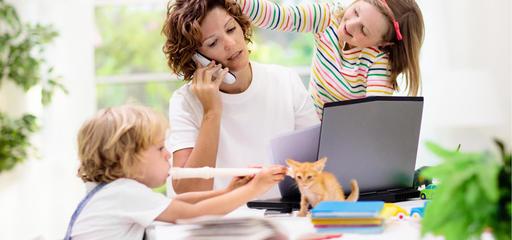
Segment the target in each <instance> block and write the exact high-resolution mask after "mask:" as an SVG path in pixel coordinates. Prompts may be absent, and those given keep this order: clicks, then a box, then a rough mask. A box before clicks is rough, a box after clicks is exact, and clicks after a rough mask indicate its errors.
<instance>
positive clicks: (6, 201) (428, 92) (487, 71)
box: [0, 0, 512, 239]
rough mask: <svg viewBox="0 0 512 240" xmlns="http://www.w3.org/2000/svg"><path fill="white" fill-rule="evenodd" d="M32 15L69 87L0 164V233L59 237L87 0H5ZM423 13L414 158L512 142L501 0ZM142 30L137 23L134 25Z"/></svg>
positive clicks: (87, 86)
mask: <svg viewBox="0 0 512 240" xmlns="http://www.w3.org/2000/svg"><path fill="white" fill-rule="evenodd" d="M8 2H15V4H16V6H17V7H18V9H19V10H20V11H21V13H22V16H23V17H25V18H26V19H30V20H31V21H42V22H46V23H47V22H51V23H53V24H55V25H56V26H57V28H58V31H59V32H60V37H59V38H58V39H57V41H56V43H55V44H54V45H53V46H52V47H51V48H50V51H49V54H48V55H49V57H50V61H51V62H52V63H53V64H54V65H55V69H56V70H57V71H58V73H59V74H60V75H62V76H63V81H64V84H65V85H66V86H67V88H68V89H69V91H70V94H69V95H63V94H60V93H59V94H57V96H56V98H55V101H54V103H53V104H52V105H51V106H50V107H49V108H47V109H42V108H39V112H38V114H39V116H40V117H41V118H42V120H43V126H44V129H43V131H42V132H41V133H40V134H39V136H38V137H37V138H36V141H37V142H38V144H39V146H40V147H39V149H40V153H41V155H42V156H43V158H42V159H40V160H29V161H28V162H27V163H26V164H24V165H23V166H19V167H18V168H16V169H15V170H14V171H12V172H8V173H2V174H0V216H1V218H0V239H34V238H36V237H37V236H40V237H43V238H44V239H56V238H59V237H62V236H63V234H64V231H65V229H66V224H67V222H68V220H69V217H70V216H71V214H72V211H73V210H74V208H75V206H76V204H77V202H78V201H79V200H80V199H81V198H82V196H83V188H82V185H81V182H80V181H79V180H78V178H77V177H76V176H75V171H76V164H77V160H76V150H75V149H76V144H75V142H76V141H75V136H76V132H77V129H78V127H79V126H80V124H81V123H82V122H83V121H84V120H85V118H87V117H88V116H90V115H91V114H92V113H93V112H94V108H95V88H94V69H93V67H94V64H93V46H92V44H93V7H92V1H91V0H8ZM418 2H419V4H420V7H421V8H422V11H423V14H424V18H425V22H426V38H425V44H424V47H423V50H422V59H421V64H422V73H423V83H424V85H423V95H424V96H425V111H424V117H423V128H422V133H421V145H420V150H419V160H418V164H417V166H422V165H425V164H432V163H435V162H436V161H437V159H436V158H435V157H433V156H432V155H431V154H429V153H428V152H427V151H426V150H425V149H424V147H423V142H424V141H425V140H433V141H436V142H439V143H441V144H442V145H443V146H446V147H453V148H455V147H456V145H457V144H459V143H461V144H462V147H463V149H464V150H481V149H491V148H492V145H491V142H490V140H491V137H493V136H497V137H500V138H502V139H504V140H506V141H507V142H508V144H509V146H510V145H511V144H512V136H511V135H512V132H511V131H512V130H511V125H512V120H511V112H512V106H511V92H512V89H511V81H512V76H511V70H510V69H512V63H511V56H512V49H511V28H512V23H511V18H510V15H511V3H510V0H488V1H482V0H448V1H446V0H418ZM141 34H143V33H141Z"/></svg>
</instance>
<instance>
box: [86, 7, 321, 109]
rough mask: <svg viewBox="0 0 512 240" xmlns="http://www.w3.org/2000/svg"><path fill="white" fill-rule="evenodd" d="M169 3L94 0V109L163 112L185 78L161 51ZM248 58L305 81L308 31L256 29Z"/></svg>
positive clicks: (309, 52)
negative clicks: (131, 107)
mask: <svg viewBox="0 0 512 240" xmlns="http://www.w3.org/2000/svg"><path fill="white" fill-rule="evenodd" d="M166 6H167V1H164V0H96V1H95V21H96V32H97V40H96V44H95V73H96V84H97V104H98V108H104V107H109V106H116V105H121V104H123V103H127V102H138V103H141V104H144V105H148V106H151V107H153V108H155V109H157V110H160V111H161V112H163V113H165V114H167V111H168V110H167V108H168V101H169V98H170V97H171V94H172V92H173V91H174V90H176V89H177V88H179V87H181V86H182V85H183V84H184V82H183V81H182V80H181V79H179V78H178V77H177V76H176V75H174V74H172V73H171V71H170V69H169V68H168V67H167V62H166V59H165V56H164V54H163V52H162V45H163V42H164V37H163V36H162V35H161V33H160V32H161V29H162V24H163V21H164V19H165V14H166ZM252 40H253V43H252V44H251V45H250V46H249V48H250V49H251V51H252V52H251V59H252V60H255V61H258V62H262V63H276V64H281V65H287V66H290V67H294V68H296V70H297V72H298V73H299V74H300V76H301V78H302V79H303V80H304V82H306V81H307V80H308V79H309V71H310V70H309V66H310V63H311V56H312V51H313V42H312V41H313V40H312V35H311V34H299V33H279V34H276V32H274V31H268V30H261V29H257V28H254V35H253V38H252Z"/></svg>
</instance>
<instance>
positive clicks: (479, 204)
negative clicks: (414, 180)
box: [421, 140, 512, 240]
mask: <svg viewBox="0 0 512 240" xmlns="http://www.w3.org/2000/svg"><path fill="white" fill-rule="evenodd" d="M496 143H497V145H498V147H499V149H500V156H499V157H498V156H495V155H493V154H491V153H490V152H487V151H486V152H481V153H464V152H461V151H458V150H453V151H451V150H446V149H443V148H441V147H440V146H438V145H436V144H433V143H427V147H428V148H429V149H430V150H431V151H432V152H433V153H435V154H436V155H438V156H439V157H440V158H441V159H442V160H443V161H442V163H441V164H439V165H437V166H433V167H431V168H428V169H426V170H425V171H424V173H423V175H424V176H425V177H428V178H430V179H433V178H436V179H438V180H439V184H438V187H437V189H436V196H435V198H434V199H432V200H431V201H430V203H429V204H428V206H427V207H426V209H425V217H424V218H423V220H422V230H421V231H422V234H426V233H433V234H434V235H443V236H444V237H445V239H447V240H452V239H475V238H476V239H478V238H480V237H481V235H482V233H483V232H485V231H488V232H490V233H491V234H492V235H493V236H494V237H495V238H496V239H498V240H501V239H511V216H512V208H511V202H510V200H511V192H510V190H511V172H510V164H511V158H512V154H511V153H510V152H509V151H508V152H507V150H506V148H505V146H504V144H503V143H502V142H500V141H497V140H496Z"/></svg>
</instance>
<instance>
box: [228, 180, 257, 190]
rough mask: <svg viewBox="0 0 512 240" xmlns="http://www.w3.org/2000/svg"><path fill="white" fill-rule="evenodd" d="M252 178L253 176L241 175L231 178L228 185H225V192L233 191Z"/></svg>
mask: <svg viewBox="0 0 512 240" xmlns="http://www.w3.org/2000/svg"><path fill="white" fill-rule="evenodd" d="M252 178H254V176H242V177H234V178H233V179H231V182H229V185H228V186H227V187H226V192H230V191H233V190H235V189H237V188H239V187H241V186H243V185H245V184H247V183H248V182H250V181H251V180H252Z"/></svg>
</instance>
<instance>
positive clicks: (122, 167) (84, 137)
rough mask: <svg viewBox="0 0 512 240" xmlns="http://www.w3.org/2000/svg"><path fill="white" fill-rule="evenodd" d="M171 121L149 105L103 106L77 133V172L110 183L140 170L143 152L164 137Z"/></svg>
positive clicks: (92, 179)
mask: <svg viewBox="0 0 512 240" xmlns="http://www.w3.org/2000/svg"><path fill="white" fill-rule="evenodd" d="M167 128H168V122H167V120H166V119H165V117H164V116H163V115H162V114H160V113H157V112H155V111H153V110H152V109H150V108H148V107H143V106H136V105H125V106H120V107H112V108H106V109H103V110H100V111H99V112H98V113H97V114H96V115H95V116H94V117H92V118H91V119H89V120H88V121H86V122H85V123H84V124H83V125H82V127H81V129H80V131H79V133H78V156H79V158H80V167H79V169H78V176H79V177H80V178H82V180H83V181H84V182H103V183H109V182H112V181H114V180H116V179H118V178H135V177H137V176H139V174H141V172H140V171H139V170H138V163H140V162H141V156H140V153H141V151H143V150H146V149H147V148H148V147H149V146H151V145H153V144H156V143H157V142H158V141H161V140H162V139H161V138H162V136H164V134H165V131H166V130H167Z"/></svg>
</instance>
